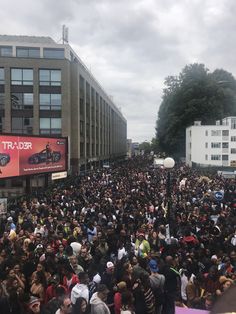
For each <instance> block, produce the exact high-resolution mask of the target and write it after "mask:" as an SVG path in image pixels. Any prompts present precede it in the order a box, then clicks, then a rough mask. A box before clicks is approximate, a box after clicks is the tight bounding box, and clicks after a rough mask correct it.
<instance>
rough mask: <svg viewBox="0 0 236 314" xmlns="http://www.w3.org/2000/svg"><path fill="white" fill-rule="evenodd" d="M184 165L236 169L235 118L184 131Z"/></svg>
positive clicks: (200, 125) (196, 125)
mask: <svg viewBox="0 0 236 314" xmlns="http://www.w3.org/2000/svg"><path fill="white" fill-rule="evenodd" d="M186 163H187V164H188V165H190V166H192V165H193V164H198V165H200V166H216V167H236V117H227V118H224V119H223V120H222V121H216V124H215V125H202V124H201V122H200V121H195V123H194V125H193V126H190V127H188V128H187V129H186Z"/></svg>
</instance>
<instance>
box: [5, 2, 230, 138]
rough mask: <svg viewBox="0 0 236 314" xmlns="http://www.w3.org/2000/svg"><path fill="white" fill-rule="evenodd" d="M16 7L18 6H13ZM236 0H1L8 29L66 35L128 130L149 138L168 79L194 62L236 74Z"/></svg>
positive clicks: (153, 131) (134, 136)
mask: <svg viewBox="0 0 236 314" xmlns="http://www.w3.org/2000/svg"><path fill="white" fill-rule="evenodd" d="M13 13H15V14H13ZM235 13H236V2H235V1H234V0H207V1H206V0H191V1H189V0H178V1H176V0H145V1H144V0H119V1H117V0H99V1H97V0H87V1H84V0H67V1H65V0H40V1H30V0H22V1H20V2H16V1H12V0H10V1H8V2H4V3H2V4H1V11H0V18H1V29H2V30H1V32H3V33H6V34H25V35H41V36H42V35H46V36H52V37H53V38H54V39H55V40H59V39H60V37H61V25H62V24H64V23H65V24H67V26H69V40H70V44H71V45H72V47H73V48H74V50H75V51H76V52H77V53H78V55H79V56H80V57H81V59H82V60H83V61H84V63H85V64H86V65H87V66H88V68H90V67H91V70H92V73H93V74H94V75H95V77H96V78H97V79H98V81H99V82H100V83H101V85H102V86H103V87H104V89H105V90H106V91H107V93H108V94H109V95H110V94H111V95H113V96H114V101H115V103H117V106H118V107H121V108H122V112H123V114H124V115H125V116H126V118H127V121H128V137H132V138H133V139H134V140H139V141H142V140H149V139H151V138H152V137H153V136H154V134H155V120H156V117H157V111H158V107H159V105H160V103H161V96H162V88H163V82H164V79H165V77H166V76H168V75H177V74H178V73H179V72H180V71H181V69H182V68H183V67H184V66H185V65H186V64H187V63H190V62H203V63H205V64H206V66H207V67H208V68H210V70H214V69H215V68H225V69H226V70H228V71H230V72H232V73H233V74H236V64H235V60H234V59H235V57H234V56H235V52H236V51H235V50H236V49H235V42H236V32H235V29H236V19H235Z"/></svg>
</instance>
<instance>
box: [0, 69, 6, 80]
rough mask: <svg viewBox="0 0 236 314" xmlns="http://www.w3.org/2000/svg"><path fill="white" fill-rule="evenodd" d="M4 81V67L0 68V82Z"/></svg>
mask: <svg viewBox="0 0 236 314" xmlns="http://www.w3.org/2000/svg"><path fill="white" fill-rule="evenodd" d="M4 83H5V76H4V69H3V68H0V84H4Z"/></svg>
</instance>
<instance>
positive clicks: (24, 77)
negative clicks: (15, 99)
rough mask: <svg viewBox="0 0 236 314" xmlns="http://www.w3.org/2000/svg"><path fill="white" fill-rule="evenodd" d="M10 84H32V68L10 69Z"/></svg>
mask: <svg viewBox="0 0 236 314" xmlns="http://www.w3.org/2000/svg"><path fill="white" fill-rule="evenodd" d="M11 84H12V85H33V70H32V69H11Z"/></svg>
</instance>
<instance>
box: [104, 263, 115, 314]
mask: <svg viewBox="0 0 236 314" xmlns="http://www.w3.org/2000/svg"><path fill="white" fill-rule="evenodd" d="M114 271H115V266H114V264H113V263H112V262H110V261H109V262H107V264H106V271H105V272H104V273H103V275H102V277H101V284H104V285H106V287H107V288H108V290H109V293H108V296H107V304H108V307H109V309H110V310H111V312H112V313H113V311H114V291H113V288H114V287H115V285H116V277H115V274H114Z"/></svg>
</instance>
